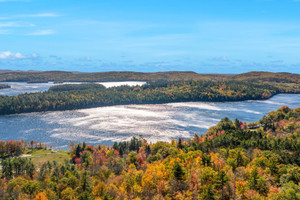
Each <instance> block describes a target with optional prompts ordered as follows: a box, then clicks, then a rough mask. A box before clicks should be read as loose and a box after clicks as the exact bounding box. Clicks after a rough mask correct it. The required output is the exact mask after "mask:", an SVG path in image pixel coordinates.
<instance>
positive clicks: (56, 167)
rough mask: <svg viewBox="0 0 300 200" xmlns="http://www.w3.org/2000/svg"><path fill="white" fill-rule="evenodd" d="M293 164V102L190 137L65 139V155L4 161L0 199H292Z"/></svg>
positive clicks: (297, 112)
mask: <svg viewBox="0 0 300 200" xmlns="http://www.w3.org/2000/svg"><path fill="white" fill-rule="evenodd" d="M21 143H22V142H21ZM0 144H2V143H0ZM26 148H30V147H26ZM31 148H32V147H31ZM299 165H300V108H297V109H294V110H292V109H290V108H288V107H282V108H280V109H278V110H277V111H273V112H270V113H269V114H268V115H267V116H265V117H263V118H262V119H261V120H260V121H258V122H255V123H247V122H241V121H239V120H238V119H235V121H231V120H230V119H228V118H224V119H222V120H221V121H220V122H219V123H218V124H217V125H216V126H214V127H211V128H210V129H209V131H208V132H207V133H206V134H205V135H203V136H198V135H195V136H194V138H193V139H190V140H183V139H179V140H177V141H175V140H172V141H171V142H156V143H148V142H147V141H146V140H144V139H142V138H132V139H131V141H127V142H120V143H115V144H114V145H113V146H105V145H97V146H90V145H88V144H86V143H82V144H76V145H75V144H73V143H70V158H69V160H65V162H63V163H60V164H58V163H57V162H55V161H54V162H49V161H48V162H45V163H44V164H42V165H41V167H39V168H37V167H36V166H35V165H34V164H33V163H32V161H31V160H30V158H21V157H18V158H10V159H5V160H3V161H2V173H1V175H2V179H0V198H1V199H16V200H31V199H35V200H47V199H49V200H58V199H64V200H96V199H97V200H99V199H111V200H113V199H116V200H119V199H120V200H121V199H136V200H137V199H146V200H147V199H149V200H150V199H157V200H158V199H175V200H182V199H191V200H192V199H203V200H215V199H222V200H227V199H228V200H229V199H236V200H238V199H243V200H252V199H257V200H263V199H266V200H283V199H285V200H299V199H300V185H299V184H300V166H299Z"/></svg>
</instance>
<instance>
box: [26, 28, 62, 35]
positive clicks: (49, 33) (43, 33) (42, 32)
mask: <svg viewBox="0 0 300 200" xmlns="http://www.w3.org/2000/svg"><path fill="white" fill-rule="evenodd" d="M55 33H56V32H55V31H54V30H50V29H49V30H39V31H35V32H32V33H29V34H28V35H53V34H55Z"/></svg>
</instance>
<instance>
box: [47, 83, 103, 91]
mask: <svg viewBox="0 0 300 200" xmlns="http://www.w3.org/2000/svg"><path fill="white" fill-rule="evenodd" d="M93 89H98V90H104V89H105V87H104V86H103V85H101V84H94V83H90V84H89V83H84V84H64V85H56V86H52V87H51V88H50V89H49V91H52V92H63V91H71V90H93Z"/></svg>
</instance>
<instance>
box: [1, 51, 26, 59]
mask: <svg viewBox="0 0 300 200" xmlns="http://www.w3.org/2000/svg"><path fill="white" fill-rule="evenodd" d="M21 58H26V57H25V56H24V55H22V54H21V53H19V52H17V53H13V52H10V51H3V52H0V59H2V60H6V59H21Z"/></svg>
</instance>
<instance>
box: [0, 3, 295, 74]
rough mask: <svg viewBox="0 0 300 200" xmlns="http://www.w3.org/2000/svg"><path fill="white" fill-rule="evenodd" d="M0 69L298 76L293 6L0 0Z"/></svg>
mask: <svg viewBox="0 0 300 200" xmlns="http://www.w3.org/2000/svg"><path fill="white" fill-rule="evenodd" d="M0 69H13V70H67V71H86V72H95V71H144V72H153V71H171V70H180V71H196V72H199V73H241V72H248V71H272V72H282V71H284V72H293V73H300V0H209V1H208V0H180V1H179V0H143V1H142V0H109V1H104V0H89V1H83V0H0Z"/></svg>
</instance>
